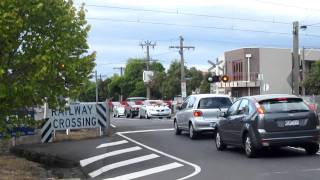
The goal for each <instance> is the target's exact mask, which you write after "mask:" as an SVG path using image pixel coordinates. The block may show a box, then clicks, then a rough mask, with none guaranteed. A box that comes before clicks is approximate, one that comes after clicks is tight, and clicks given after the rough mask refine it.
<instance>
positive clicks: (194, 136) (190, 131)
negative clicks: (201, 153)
mask: <svg viewBox="0 0 320 180" xmlns="http://www.w3.org/2000/svg"><path fill="white" fill-rule="evenodd" d="M189 137H190V139H196V137H197V132H196V131H195V130H194V128H193V125H192V124H191V123H190V125H189Z"/></svg>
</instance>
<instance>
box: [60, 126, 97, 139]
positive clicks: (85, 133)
mask: <svg viewBox="0 0 320 180" xmlns="http://www.w3.org/2000/svg"><path fill="white" fill-rule="evenodd" d="M98 136H100V132H99V129H97V128H94V129H79V130H71V131H70V132H69V135H67V134H66V131H57V132H56V138H55V141H56V142H58V141H66V140H81V139H90V138H95V137H98Z"/></svg>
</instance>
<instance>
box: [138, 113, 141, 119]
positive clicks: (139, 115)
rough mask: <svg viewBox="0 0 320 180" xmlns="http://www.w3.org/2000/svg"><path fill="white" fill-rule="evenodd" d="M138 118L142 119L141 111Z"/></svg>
mask: <svg viewBox="0 0 320 180" xmlns="http://www.w3.org/2000/svg"><path fill="white" fill-rule="evenodd" d="M138 117H139V119H142V116H141V113H140V111H139V114H138Z"/></svg>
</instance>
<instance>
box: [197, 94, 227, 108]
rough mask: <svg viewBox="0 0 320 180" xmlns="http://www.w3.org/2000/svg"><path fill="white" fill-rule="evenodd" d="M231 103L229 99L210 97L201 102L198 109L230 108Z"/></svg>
mask: <svg viewBox="0 0 320 180" xmlns="http://www.w3.org/2000/svg"><path fill="white" fill-rule="evenodd" d="M231 104H232V103H231V101H230V99H229V98H227V97H208V98H202V99H201V100H200V101H199V105H198V109H219V108H220V109H221V108H229V107H230V106H231Z"/></svg>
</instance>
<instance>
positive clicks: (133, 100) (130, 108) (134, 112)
mask: <svg viewBox="0 0 320 180" xmlns="http://www.w3.org/2000/svg"><path fill="white" fill-rule="evenodd" d="M145 100H147V98H145V97H130V98H128V99H127V101H126V108H125V116H126V117H127V118H129V117H130V118H134V117H135V116H138V114H139V109H140V107H141V106H142V104H143V101H145Z"/></svg>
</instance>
